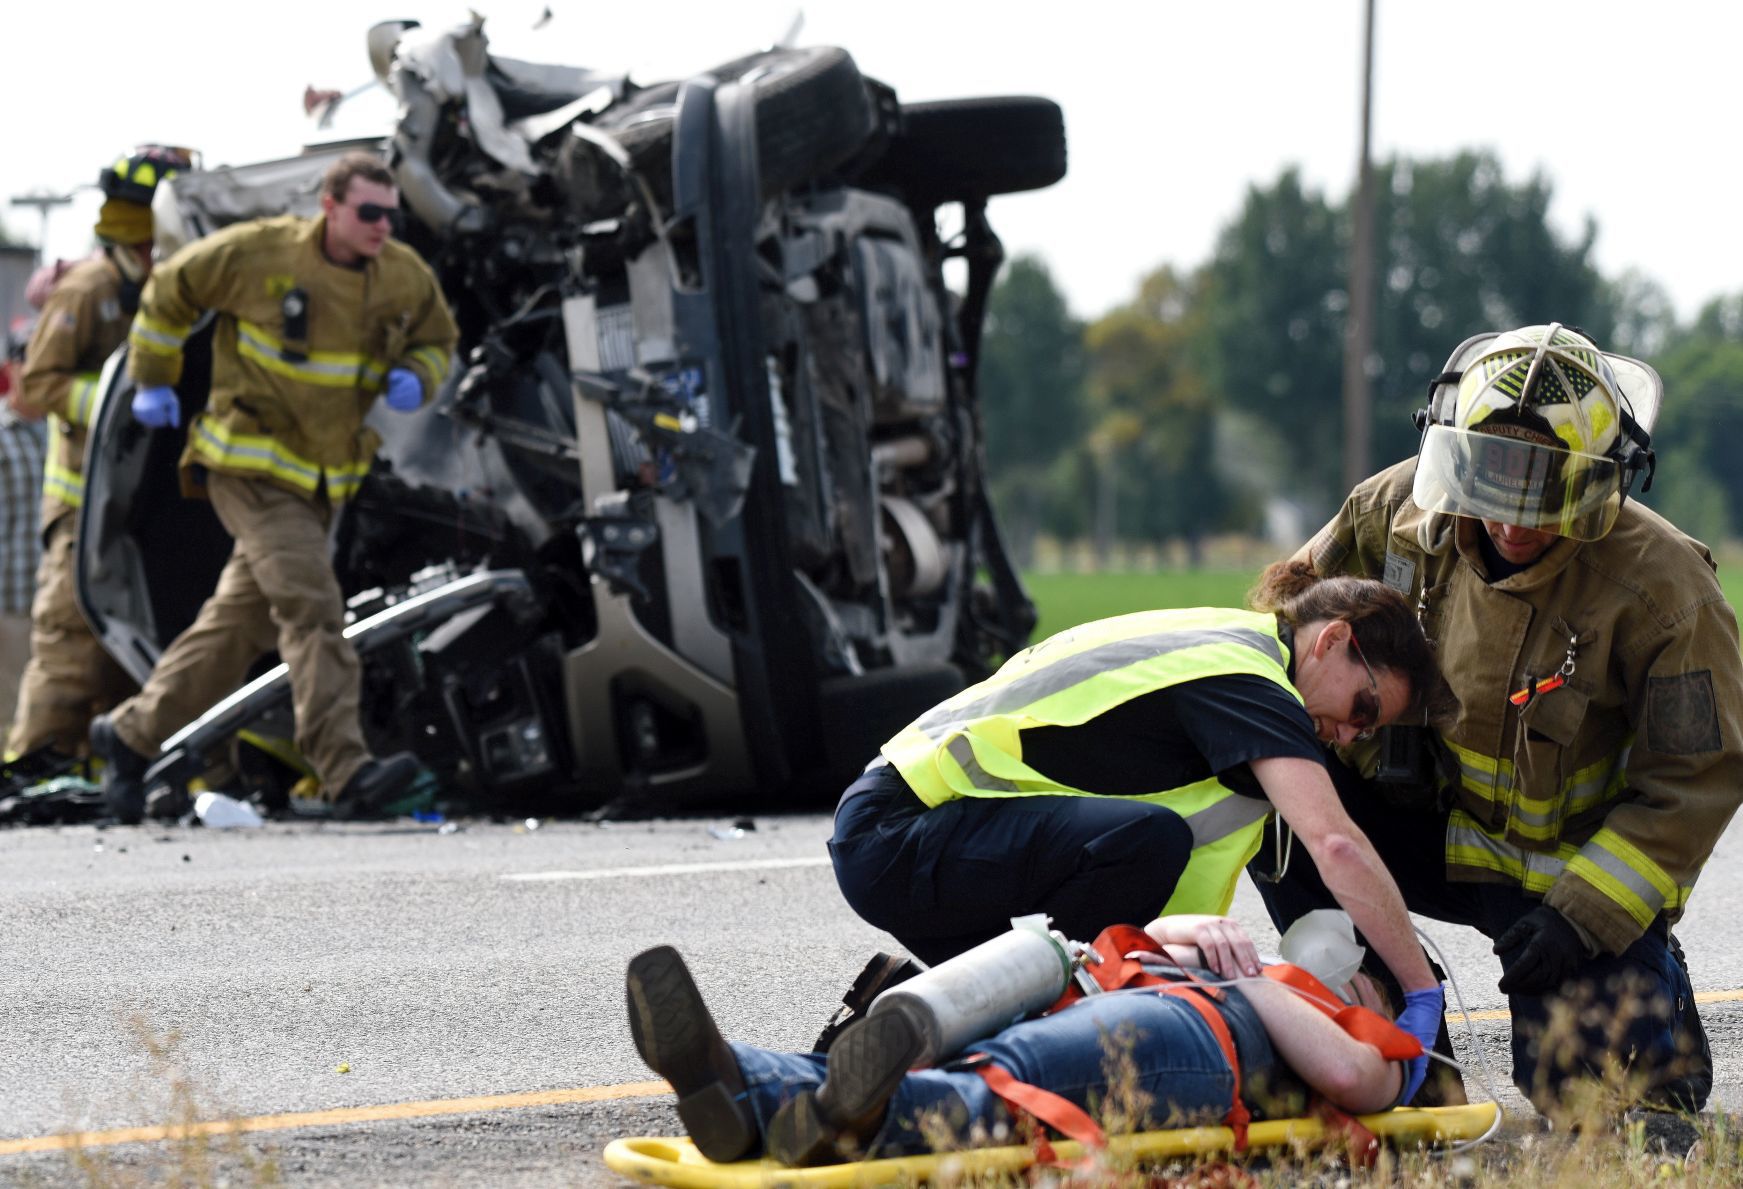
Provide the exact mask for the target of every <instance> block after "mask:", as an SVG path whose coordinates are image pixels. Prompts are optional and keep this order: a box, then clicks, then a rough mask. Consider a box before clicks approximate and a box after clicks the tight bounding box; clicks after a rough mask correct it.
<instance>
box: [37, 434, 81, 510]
mask: <svg viewBox="0 0 1743 1189" xmlns="http://www.w3.org/2000/svg"><path fill="white" fill-rule="evenodd" d="M65 426H66V422H65V421H63V420H61V419H60V418H59V417H58V416H56V415H55V414H53V413H50V414H49V415H48V434H49V442H50V445H49V450H48V456H47V457H46V458H44V459H43V462H42V491H43V494H44V495H46V496H50V497H51V498H53V499H57V500H59V501H60V502H61V503H63V504H66V505H67V506H68V507H71V508H77V507H80V506H81V505H83V504H84V502H85V477H84V476H83V475H81V474H79V472H77V471H75V470H73V469H72V468H70V467H68V466H67V465H66V464H64V463H62V462H61V460H60V458H61V451H62V450H64V449H67V445H66V443H67V433H66V429H65Z"/></svg>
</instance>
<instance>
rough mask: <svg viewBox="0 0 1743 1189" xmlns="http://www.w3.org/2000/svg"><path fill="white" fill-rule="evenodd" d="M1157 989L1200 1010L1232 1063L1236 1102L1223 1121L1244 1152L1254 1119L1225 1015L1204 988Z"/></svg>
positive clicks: (1174, 986) (1182, 985)
mask: <svg viewBox="0 0 1743 1189" xmlns="http://www.w3.org/2000/svg"><path fill="white" fill-rule="evenodd" d="M1156 991H1157V993H1158V994H1162V995H1172V996H1173V997H1174V998H1176V999H1182V1000H1185V1001H1186V1002H1187V1003H1190V1004H1191V1005H1192V1006H1193V1007H1194V1008H1196V1009H1197V1010H1198V1014H1199V1015H1200V1016H1202V1017H1204V1022H1205V1023H1206V1024H1209V1025H1210V1031H1211V1035H1213V1036H1215V1037H1216V1042H1217V1044H1218V1045H1219V1046H1221V1048H1222V1051H1223V1057H1224V1058H1225V1059H1226V1060H1227V1061H1228V1063H1229V1072H1230V1073H1232V1074H1234V1078H1235V1084H1234V1093H1233V1094H1232V1095H1231V1098H1232V1099H1233V1101H1232V1102H1231V1103H1230V1104H1229V1113H1228V1114H1227V1115H1224V1116H1223V1121H1224V1122H1225V1123H1227V1124H1228V1125H1229V1128H1230V1129H1231V1130H1232V1131H1234V1133H1235V1151H1237V1152H1245V1151H1246V1150H1247V1124H1248V1123H1249V1122H1250V1121H1251V1120H1252V1115H1251V1114H1250V1113H1249V1112H1248V1110H1247V1104H1246V1103H1244V1102H1242V1101H1241V1057H1240V1054H1239V1053H1238V1052H1237V1051H1236V1050H1235V1038H1234V1035H1233V1034H1232V1033H1230V1032H1229V1025H1228V1021H1226V1020H1224V1019H1223V1014H1222V1012H1220V1011H1218V1010H1217V1008H1216V1004H1214V1003H1212V1002H1211V1001H1210V1000H1209V999H1208V998H1206V996H1205V993H1204V989H1203V988H1202V987H1193V986H1188V985H1187V984H1185V983H1164V984H1162V985H1161V986H1159V987H1157V988H1156Z"/></svg>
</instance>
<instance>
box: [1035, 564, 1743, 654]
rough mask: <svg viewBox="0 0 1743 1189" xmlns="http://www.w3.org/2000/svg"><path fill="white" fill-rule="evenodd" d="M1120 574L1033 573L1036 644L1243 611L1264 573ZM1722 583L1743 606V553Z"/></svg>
mask: <svg viewBox="0 0 1743 1189" xmlns="http://www.w3.org/2000/svg"><path fill="white" fill-rule="evenodd" d="M1261 568H1263V567H1260V566H1254V567H1252V568H1250V569H1202V570H1148V571H1143V570H1121V571H1113V572H1108V573H1064V572H1039V571H1032V572H1030V573H1027V574H1024V575H1023V585H1024V586H1025V587H1027V588H1028V591H1029V597H1030V598H1032V599H1034V600H1035V605H1036V607H1037V608H1038V609H1039V610H1040V615H1041V620H1040V623H1038V624H1037V625H1036V627H1035V634H1034V637H1033V640H1032V642H1039V641H1041V640H1045V639H1046V638H1047V637H1048V636H1051V635H1053V634H1055V633H1056V632H1062V631H1064V630H1065V629H1066V628H1068V627H1072V626H1074V625H1076V624H1080V623H1087V622H1088V621H1090V620H1092V619H1104V618H1106V617H1108V616H1110V615H1124V614H1126V613H1127V612H1130V611H1148V610H1153V609H1156V608H1160V607H1241V606H1245V605H1246V597H1247V591H1249V590H1251V589H1252V587H1253V584H1254V583H1255V582H1257V581H1258V578H1259V570H1260V569H1261ZM1719 585H1720V586H1721V587H1723V588H1724V591H1725V597H1726V598H1727V599H1728V600H1729V601H1730V603H1731V605H1732V606H1733V607H1735V606H1738V605H1740V603H1743V551H1736V550H1733V551H1730V552H1725V553H1721V554H1720V556H1719Z"/></svg>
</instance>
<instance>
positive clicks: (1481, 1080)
mask: <svg viewBox="0 0 1743 1189" xmlns="http://www.w3.org/2000/svg"><path fill="white" fill-rule="evenodd" d="M1411 928H1412V929H1414V930H1415V932H1416V935H1417V936H1418V937H1420V938H1421V939H1422V941H1423V943H1424V944H1425V945H1427V946H1428V948H1429V949H1430V950H1431V951H1432V952H1433V954H1434V960H1435V961H1436V962H1438V963H1440V968H1441V969H1442V970H1444V971H1446V981H1447V985H1448V986H1449V987H1451V988H1452V993H1453V999H1454V1000H1455V1001H1456V1002H1457V1003H1458V1008H1459V1015H1460V1018H1461V1019H1463V1021H1464V1025H1465V1035H1466V1036H1467V1037H1469V1039H1470V1042H1471V1050H1472V1051H1473V1052H1475V1053H1476V1054H1477V1064H1478V1065H1479V1066H1481V1067H1482V1072H1481V1073H1480V1074H1478V1075H1477V1083H1478V1085H1480V1086H1481V1087H1482V1088H1483V1090H1484V1092H1486V1093H1487V1094H1488V1095H1489V1101H1490V1102H1493V1103H1494V1104H1495V1121H1494V1122H1493V1123H1491V1124H1490V1125H1489V1128H1488V1130H1486V1131H1484V1132H1483V1134H1482V1135H1479V1136H1477V1138H1475V1139H1468V1140H1461V1141H1459V1142H1458V1143H1453V1144H1448V1145H1447V1146H1445V1147H1444V1148H1434V1149H1431V1151H1432V1153H1433V1154H1434V1155H1435V1156H1437V1157H1446V1156H1456V1155H1459V1154H1460V1153H1462V1152H1468V1151H1470V1150H1471V1149H1472V1148H1475V1147H1477V1146H1478V1145H1480V1144H1485V1143H1488V1142H1489V1141H1490V1140H1491V1139H1494V1138H1495V1135H1496V1133H1498V1132H1499V1131H1500V1130H1501V1124H1502V1123H1503V1122H1504V1121H1505V1120H1506V1117H1507V1111H1506V1108H1505V1107H1503V1106H1502V1105H1501V1099H1500V1096H1499V1095H1498V1094H1496V1093H1495V1084H1494V1080H1493V1078H1494V1073H1493V1071H1492V1070H1491V1069H1490V1068H1489V1058H1488V1056H1487V1055H1486V1054H1485V1053H1484V1052H1483V1046H1482V1045H1481V1044H1479V1043H1478V1042H1477V1029H1476V1025H1475V1024H1473V1023H1472V1022H1471V1013H1470V1009H1469V1008H1467V1007H1466V1006H1465V997H1464V993H1463V992H1461V991H1460V990H1459V984H1458V979H1457V978H1455V977H1454V976H1453V973H1452V967H1451V965H1449V964H1448V962H1447V960H1446V954H1445V953H1444V952H1443V951H1442V950H1441V948H1440V946H1439V945H1437V944H1436V943H1435V940H1434V938H1432V937H1430V936H1429V935H1428V934H1427V933H1425V932H1423V931H1422V929H1421V927H1420V926H1417V925H1414V924H1413V925H1412V926H1411ZM1126 956H1127V957H1130V958H1134V959H1138V960H1145V959H1151V960H1153V959H1155V957H1156V955H1154V954H1146V953H1144V952H1143V951H1138V952H1135V953H1132V954H1128V955H1126ZM1168 965H1170V966H1172V965H1173V963H1168ZM1198 981H1200V982H1202V983H1203V984H1204V985H1205V986H1208V987H1234V986H1239V985H1240V984H1242V983H1262V984H1264V985H1267V986H1272V987H1288V984H1286V983H1279V982H1275V981H1273V980H1271V979H1268V978H1263V977H1252V976H1248V975H1242V976H1239V977H1237V978H1228V979H1210V978H1207V979H1201V980H1198ZM1288 989H1289V990H1290V991H1293V992H1294V993H1295V994H1297V995H1299V996H1301V998H1303V999H1306V1000H1308V1001H1309V1002H1312V1003H1319V1002H1320V1000H1319V998H1318V996H1316V995H1313V994H1311V993H1310V992H1307V991H1303V990H1302V989H1300V988H1299V987H1288ZM1322 1006H1325V1007H1329V1008H1331V1009H1333V1010H1336V1009H1338V1008H1341V1007H1343V1006H1345V1004H1344V1002H1343V1000H1341V999H1340V1000H1338V1001H1337V1002H1336V1003H1329V1004H1323V1005H1322ZM1428 1057H1429V1058H1430V1059H1431V1060H1434V1061H1439V1062H1440V1063H1441V1064H1443V1065H1450V1066H1452V1067H1453V1068H1454V1069H1456V1070H1458V1071H1459V1073H1460V1074H1466V1073H1469V1072H1470V1071H1469V1070H1468V1069H1466V1068H1465V1066H1463V1065H1461V1064H1460V1063H1459V1062H1457V1061H1454V1060H1453V1059H1452V1058H1450V1057H1443V1056H1441V1055H1440V1054H1439V1053H1435V1052H1429V1053H1428Z"/></svg>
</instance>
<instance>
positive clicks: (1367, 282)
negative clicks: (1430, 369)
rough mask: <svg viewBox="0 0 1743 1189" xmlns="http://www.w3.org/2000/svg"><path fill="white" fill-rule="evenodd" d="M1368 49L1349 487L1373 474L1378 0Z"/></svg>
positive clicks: (1353, 240) (1367, 31)
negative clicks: (1374, 131)
mask: <svg viewBox="0 0 1743 1189" xmlns="http://www.w3.org/2000/svg"><path fill="white" fill-rule="evenodd" d="M1365 8H1366V16H1365V21H1364V28H1363V49H1362V158H1361V162H1360V164H1359V165H1358V166H1357V169H1356V209H1355V218H1354V222H1353V224H1352V226H1351V228H1350V304H1349V321H1348V323H1347V324H1346V326H1345V327H1344V490H1345V491H1348V490H1350V489H1351V488H1353V487H1354V486H1355V485H1356V484H1357V483H1360V482H1361V481H1362V480H1363V479H1366V478H1367V477H1368V473H1369V469H1370V466H1369V459H1368V455H1369V453H1370V449H1371V447H1370V439H1371V436H1372V428H1373V420H1374V390H1373V384H1372V382H1371V381H1370V379H1369V376H1368V359H1369V357H1370V356H1371V355H1373V353H1374V163H1373V159H1372V152H1371V143H1370V139H1369V138H1370V134H1371V132H1372V129H1373V124H1374V0H1365Z"/></svg>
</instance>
